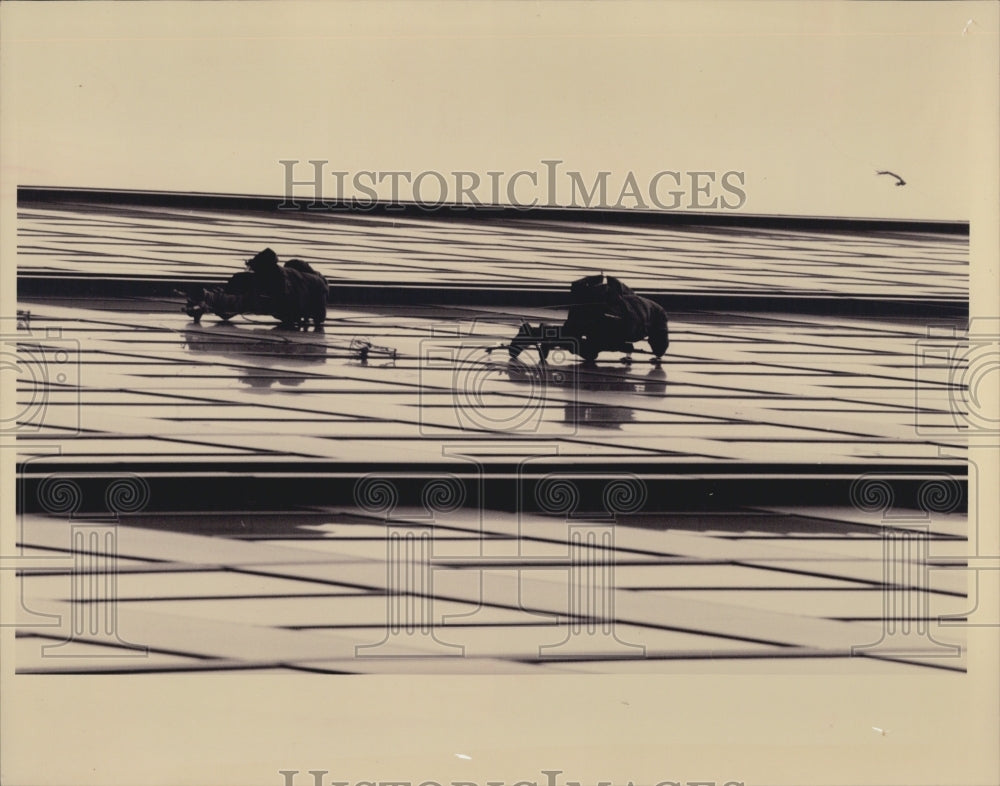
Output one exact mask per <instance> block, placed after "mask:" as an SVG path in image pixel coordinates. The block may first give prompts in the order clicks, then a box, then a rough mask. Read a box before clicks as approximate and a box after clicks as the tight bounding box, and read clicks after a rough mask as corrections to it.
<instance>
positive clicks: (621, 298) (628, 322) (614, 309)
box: [562, 274, 670, 360]
mask: <svg viewBox="0 0 1000 786" xmlns="http://www.w3.org/2000/svg"><path fill="white" fill-rule="evenodd" d="M570 292H571V294H572V296H573V300H574V304H573V305H572V306H570V309H569V315H568V316H567V318H566V322H565V323H564V324H563V327H562V336H563V337H564V338H571V339H576V340H577V341H578V342H579V346H580V352H579V353H578V354H579V355H580V356H581V357H582V358H584V359H586V360H592V359H593V358H596V357H597V353H599V352H601V351H603V350H609V351H616V350H619V351H623V352H630V351H631V348H630V347H629V345H631V344H632V343H633V342H635V341H641V340H643V339H648V341H649V348H650V350H652V352H653V355H655V356H656V357H658V358H659V357H662V356H663V353H664V352H666V351H667V347H668V346H669V345H670V336H669V332H668V327H667V312H666V311H664V310H663V307H662V306H660V305H659V304H658V303H654V302H653V301H652V300H650V299H649V298H645V297H642V296H641V295H637V294H635V292H633V291H632V290H631V289H629V287H628V286H626V285H625V284H623V283H622V282H621V281H619V280H618V279H617V278H614V277H612V276H604V275H603V274H602V275H599V276H587V277H586V278H581V279H579V280H577V281H574V282H573V285H572V286H571V287H570Z"/></svg>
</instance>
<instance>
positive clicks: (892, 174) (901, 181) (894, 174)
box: [875, 169, 906, 186]
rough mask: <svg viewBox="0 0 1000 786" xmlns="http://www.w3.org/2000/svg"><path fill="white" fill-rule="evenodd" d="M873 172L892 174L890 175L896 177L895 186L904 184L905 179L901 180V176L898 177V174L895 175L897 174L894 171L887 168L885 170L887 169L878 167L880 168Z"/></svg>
mask: <svg viewBox="0 0 1000 786" xmlns="http://www.w3.org/2000/svg"><path fill="white" fill-rule="evenodd" d="M875 174H876V175H890V176H892V177H894V178H896V185H897V186H905V185H906V181H905V180H903V178H901V177H900V176H899V175H897V174H896V173H895V172H890V171H889V170H887V169H880V170H879V171H877V172H876V173H875Z"/></svg>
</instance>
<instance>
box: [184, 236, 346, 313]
mask: <svg viewBox="0 0 1000 786" xmlns="http://www.w3.org/2000/svg"><path fill="white" fill-rule="evenodd" d="M246 267H247V269H246V270H245V271H244V272H241V273H236V274H235V275H233V277H232V278H230V279H229V281H227V282H226V284H225V286H223V287H214V288H213V289H210V290H207V291H206V290H205V289H203V288H201V287H198V288H197V289H196V290H194V291H193V292H191V293H190V294H189V295H188V303H187V305H186V306H185V307H184V309H183V310H184V311H185V312H186V313H187V314H189V315H190V316H192V317H194V320H195V322H198V321H200V320H201V317H202V315H203V314H205V313H206V312H212V313H213V314H216V315H217V316H219V317H221V318H222V319H224V320H228V319H232V318H233V317H234V316H235V315H236V314H270V315H271V316H273V317H275V318H277V319H278V320H279V321H280V322H281V324H282V325H283V326H285V327H306V326H307V325H308V323H309V322H310V321H311V322H312V323H313V325H314V326H315V327H316V329H317V330H322V328H323V323H324V322H325V321H326V299H327V294H328V293H329V291H330V287H329V285H328V284H327V283H326V279H325V278H323V276H321V275H320V274H319V273H317V272H316V271H315V270H314V269H313V268H312V266H311V265H310V264H309V263H308V262H303V261H302V260H301V259H290V260H288V261H287V262H286V263H285V264H284V266H281V265H279V264H278V255H277V254H275V253H274V251H272V250H271V249H270V248H265V249H264V250H263V251H261V252H260V253H259V254H257V255H256V256H255V257H253V259H250V260H247V262H246Z"/></svg>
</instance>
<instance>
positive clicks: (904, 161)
mask: <svg viewBox="0 0 1000 786" xmlns="http://www.w3.org/2000/svg"><path fill="white" fill-rule="evenodd" d="M2 13H3V50H2V79H3V82H2V87H3V90H2V114H3V117H4V127H3V128H4V134H3V136H2V143H3V151H4V159H3V175H4V180H5V181H6V182H7V183H10V182H11V181H14V182H16V184H18V185H54V186H89V187H105V188H126V189H152V190H171V191H200V192H223V193H247V194H275V195H278V194H282V193H283V191H284V189H285V182H284V178H285V174H284V172H285V170H284V167H283V166H282V165H281V164H279V163H278V162H279V160H281V159H293V160H299V161H301V162H302V163H301V164H300V165H299V166H298V167H297V168H296V170H295V174H296V177H297V178H300V179H305V178H307V177H311V175H312V167H311V166H310V165H309V164H307V163H306V162H307V161H308V160H309V159H322V160H327V161H329V164H328V165H326V166H325V167H324V171H326V172H332V171H333V170H340V171H346V172H348V173H349V174H348V175H347V176H346V178H345V183H344V186H345V188H344V190H343V191H342V192H341V195H345V196H350V195H352V193H355V190H354V189H353V188H351V185H352V179H353V178H354V176H355V174H356V173H358V172H360V171H363V170H370V171H373V172H376V173H379V172H389V171H394V170H395V171H404V172H410V173H412V174H413V175H416V174H418V173H420V172H421V171H424V170H433V171H437V172H441V173H444V174H445V175H446V177H447V178H448V181H449V185H448V188H449V195H450V196H453V195H454V193H455V184H454V177H453V176H452V175H450V174H449V173H451V172H453V171H455V170H464V171H470V172H474V173H478V174H479V175H480V177H481V179H482V182H483V184H482V185H481V186H480V188H479V189H478V190H477V191H476V195H477V197H478V198H480V199H481V200H482V201H485V202H491V201H493V200H492V197H491V193H490V187H489V176H488V174H487V173H488V172H490V171H496V172H502V173H504V174H503V175H502V176H501V179H500V183H501V199H502V201H508V199H507V194H506V188H507V183H508V182H509V177H510V176H511V175H512V174H513V173H514V172H516V171H518V170H528V171H531V172H537V173H538V177H539V185H538V186H537V187H535V186H533V185H532V184H531V183H530V182H528V180H527V179H526V178H525V177H522V178H521V180H520V181H519V186H518V187H517V188H516V190H515V192H514V193H515V196H516V197H517V199H518V201H520V202H529V201H531V200H533V199H535V198H537V199H539V202H540V203H543V204H544V203H546V202H548V201H549V200H548V197H549V194H548V188H549V181H547V180H546V179H545V178H546V171H545V167H544V166H543V165H542V163H541V162H542V160H544V159H560V160H562V162H563V163H562V164H561V165H560V168H559V170H558V174H557V177H556V179H555V182H554V188H555V192H554V196H555V197H556V199H555V201H556V202H557V203H562V204H568V203H569V202H570V199H571V196H572V195H571V191H570V180H569V178H568V176H566V175H565V172H566V171H568V170H574V171H579V172H581V177H582V179H583V181H584V182H585V184H586V185H587V186H588V187H589V186H590V185H591V184H592V183H593V181H594V178H595V177H596V175H597V173H598V172H599V171H602V170H603V171H608V172H610V175H609V176H608V200H609V202H610V203H611V204H614V203H615V202H617V201H618V198H619V195H620V191H621V189H622V188H623V187H624V185H625V181H626V178H627V176H628V174H629V172H632V173H634V175H635V179H636V182H637V184H638V185H639V188H640V192H641V193H642V194H643V196H644V198H645V197H648V188H649V182H650V180H651V178H652V177H653V176H654V175H655V174H656V173H657V172H660V171H662V170H672V171H677V172H680V173H681V178H682V186H681V188H682V189H683V190H686V191H687V193H686V194H685V196H684V197H683V198H682V204H681V206H680V209H684V208H688V207H690V203H691V194H690V192H691V186H690V181H689V179H688V180H685V178H689V176H688V175H686V174H685V173H687V172H691V171H712V172H716V173H718V174H717V176H716V177H717V180H716V183H715V185H714V186H711V187H710V190H709V191H708V192H707V195H706V196H703V197H700V198H699V201H701V202H704V201H706V200H708V201H711V200H712V199H714V198H716V197H719V196H722V197H724V198H726V199H727V200H728V201H729V202H730V203H734V202H736V201H737V200H736V198H735V196H734V195H733V194H732V193H728V192H726V191H723V190H722V189H721V187H720V184H719V182H718V178H721V176H722V174H723V173H724V172H726V171H729V170H734V171H738V172H743V173H744V182H743V186H742V189H743V191H744V192H745V193H746V201H745V203H744V204H743V205H742V206H741V207H740V208H739V209H740V210H741V211H742V212H746V213H755V214H761V213H763V214H799V215H834V216H866V217H895V218H930V219H968V218H969V214H970V208H969V203H970V198H972V192H973V190H974V189H975V179H976V173H977V171H981V170H980V169H979V168H980V167H981V166H982V164H983V161H982V159H977V151H978V150H980V149H981V144H980V141H981V138H982V135H981V134H980V135H979V136H977V132H976V123H977V120H976V118H981V117H982V109H983V105H984V103H989V104H991V105H995V102H996V96H995V92H996V78H995V73H996V31H997V6H996V5H994V4H991V3H984V4H966V3H948V4H925V3H916V4H902V3H886V4H860V3H847V4H841V3H809V2H803V3H797V2H778V3H764V4H759V3H736V4H729V3H701V4H697V3H693V2H692V3H662V4H661V3H634V4H633V3H622V4H604V3H596V4H576V3H565V4H554V3H532V2H512V3H504V4H500V3H492V2H487V3H475V4H459V3H454V4H395V3H331V4H321V3H269V2H261V3H243V4H239V7H238V8H237V7H236V6H235V5H233V4H229V3H201V4H199V3H190V4H175V3H150V4H141V5H132V4H128V3H110V4H92V3H84V4H68V5H67V4H61V3H55V4H17V3H15V4H13V5H12V4H9V3H4V4H3V8H2ZM970 18H971V19H974V20H975V21H974V23H973V24H972V25H969V24H968V22H969V20H970ZM994 114H995V112H994ZM978 122H979V123H980V125H981V121H978ZM987 138H989V137H987ZM877 169H888V170H892V171H893V172H897V173H899V174H900V175H901V176H902V177H903V178H904V179H905V180H906V182H907V185H906V186H905V187H896V186H895V185H894V180H893V179H892V178H890V177H886V176H882V177H879V176H876V174H875V172H876V170H877ZM363 177H367V176H363ZM365 182H366V183H367V182H370V180H365ZM704 182H705V179H702V184H704ZM401 184H402V186H403V188H401V190H400V196H401V197H403V198H407V197H410V196H412V194H411V193H410V192H409V191H408V188H407V187H406V184H405V181H401ZM389 186H390V183H389V181H388V180H385V181H383V183H382V184H381V186H380V187H379V188H378V189H377V190H378V191H379V194H380V196H381V197H383V198H384V197H387V196H389V194H390V187H389ZM671 188H676V186H675V185H674V183H673V179H672V177H668V179H665V180H664V179H661V181H660V190H659V192H658V194H659V198H660V200H661V202H665V203H669V202H670V200H671V198H670V197H669V196H668V195H667V193H666V192H667V191H668V190H670V189H671ZM298 191H299V192H302V193H311V189H310V188H305V189H302V188H299V189H298ZM438 194H439V186H438V184H437V181H436V179H433V178H431V179H427V178H425V180H424V182H423V188H422V190H421V198H423V199H424V200H425V201H428V200H435V199H436V198H437V196H438ZM324 196H327V197H333V196H337V183H336V180H335V178H334V177H333V176H332V174H331V175H326V176H324ZM645 201H647V202H649V201H650V200H649V199H648V198H646V200H645ZM622 204H623V206H625V207H632V206H635V205H636V202H635V201H634V200H633V199H632V198H630V197H626V199H625V200H624V201H623V203H622ZM650 206H651V207H652V205H650Z"/></svg>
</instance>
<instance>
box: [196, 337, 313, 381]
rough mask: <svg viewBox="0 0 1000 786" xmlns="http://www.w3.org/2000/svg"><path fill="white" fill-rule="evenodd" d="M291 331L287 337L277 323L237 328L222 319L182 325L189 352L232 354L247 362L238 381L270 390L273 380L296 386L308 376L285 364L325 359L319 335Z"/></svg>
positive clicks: (233, 356) (294, 364)
mask: <svg viewBox="0 0 1000 786" xmlns="http://www.w3.org/2000/svg"><path fill="white" fill-rule="evenodd" d="M295 335H296V336H297V338H296V339H294V340H292V339H290V338H289V337H288V336H289V333H288V331H287V330H283V329H282V328H281V326H280V325H275V326H274V327H270V326H269V327H266V328H241V327H237V326H236V325H232V324H229V323H225V322H223V323H221V324H218V325H213V326H208V327H198V328H194V329H192V328H186V329H185V330H184V341H185V343H186V344H187V347H188V349H190V350H191V351H192V352H204V353H206V354H211V355H221V356H222V357H227V358H236V359H238V360H239V361H240V362H241V363H245V364H247V365H246V366H244V367H243V368H242V369H241V370H240V374H239V380H240V382H242V383H244V384H246V385H249V386H250V387H251V388H254V389H257V390H270V389H272V385H275V384H277V385H281V386H284V387H296V386H298V385H301V384H302V383H303V382H305V380H306V379H307V378H308V376H307V375H306V374H300V373H296V372H295V371H294V370H293V369H290V368H289V366H318V365H321V364H323V363H325V362H326V350H327V348H326V344H325V343H324V342H323V340H322V338H321V335H317V337H316V338H312V336H313V335H315V334H305V333H299V334H295ZM307 335H308V336H309V337H308V338H307V337H306V336H307ZM279 365H280V366H281V367H280V368H278V367H277V366H279Z"/></svg>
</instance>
